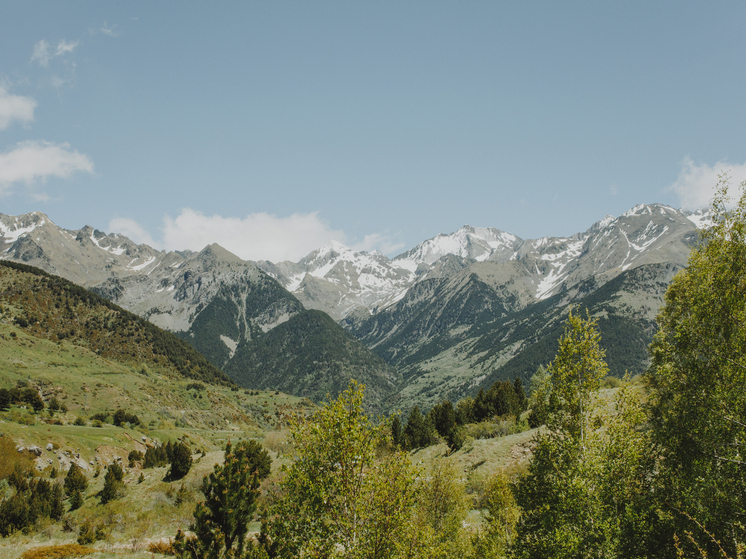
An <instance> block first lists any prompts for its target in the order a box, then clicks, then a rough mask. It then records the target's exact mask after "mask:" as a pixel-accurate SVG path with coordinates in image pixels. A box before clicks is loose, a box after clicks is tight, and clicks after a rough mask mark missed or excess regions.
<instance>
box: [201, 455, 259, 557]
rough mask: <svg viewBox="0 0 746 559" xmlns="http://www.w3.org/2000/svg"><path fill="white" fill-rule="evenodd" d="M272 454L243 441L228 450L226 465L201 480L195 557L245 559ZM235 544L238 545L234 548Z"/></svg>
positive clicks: (217, 465)
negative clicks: (245, 542)
mask: <svg viewBox="0 0 746 559" xmlns="http://www.w3.org/2000/svg"><path fill="white" fill-rule="evenodd" d="M271 463H272V461H271V459H270V457H269V453H268V452H267V451H266V450H264V449H263V448H262V446H261V445H260V444H259V443H257V442H256V441H242V442H240V443H238V445H237V446H236V447H235V449H234V448H233V446H232V445H231V443H230V442H229V443H228V444H227V445H226V448H225V460H224V461H223V465H222V466H221V465H219V464H216V465H215V466H214V468H213V473H211V474H210V475H209V476H205V477H204V478H203V479H202V493H204V495H205V501H204V502H202V503H199V504H197V509H196V510H195V511H194V532H195V534H196V535H197V543H196V545H194V546H192V547H191V548H190V554H191V555H192V556H193V557H195V558H198V557H199V558H201V557H207V558H210V557H221V556H222V554H234V556H236V557H242V554H243V551H244V540H245V537H246V533H247V532H248V528H249V526H248V525H249V522H251V520H252V518H253V515H254V511H255V510H256V499H257V497H258V495H259V484H260V483H261V481H262V480H263V479H265V478H266V477H267V476H268V475H269V472H270V466H271ZM234 544H235V545H234Z"/></svg>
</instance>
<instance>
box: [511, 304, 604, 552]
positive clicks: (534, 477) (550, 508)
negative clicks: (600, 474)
mask: <svg viewBox="0 0 746 559" xmlns="http://www.w3.org/2000/svg"><path fill="white" fill-rule="evenodd" d="M606 370H607V368H606V364H605V363H604V360H603V350H601V348H600V346H599V335H598V332H597V330H596V322H595V321H594V320H591V319H590V318H588V319H586V320H583V319H582V318H580V317H577V316H574V315H572V313H570V315H569V316H568V319H567V325H566V327H565V331H564V333H563V335H562V337H561V338H560V341H559V348H558V350H557V355H556V357H555V360H554V361H553V362H552V364H551V365H550V366H549V367H548V373H549V377H550V378H551V381H552V392H551V397H550V402H551V407H552V408H553V413H552V414H551V415H550V417H549V423H548V430H547V431H546V432H545V433H542V434H540V435H538V436H537V438H536V448H535V449H534V454H533V459H532V460H531V463H530V464H529V469H528V472H527V474H526V475H525V476H524V477H522V478H521V480H520V481H519V484H518V490H517V501H518V504H519V506H520V507H521V509H522V510H523V515H522V517H521V521H520V523H519V525H518V530H517V538H516V542H515V549H516V552H517V553H516V554H517V556H518V557H522V558H529V557H531V558H533V557H578V556H581V554H582V553H589V555H588V556H594V555H595V556H601V555H603V553H604V552H605V551H606V549H605V547H604V546H605V544H606V538H605V534H604V526H603V524H602V523H601V522H599V521H598V518H599V517H601V516H602V515H601V514H600V512H599V508H600V501H599V500H598V499H596V498H595V497H596V494H595V493H594V491H592V487H593V485H592V484H591V483H589V480H590V479H592V477H593V476H592V470H593V467H594V463H593V461H592V460H589V455H590V453H588V452H586V450H587V443H588V441H587V435H588V423H589V413H590V408H591V393H592V392H593V391H595V390H597V389H598V386H599V384H600V380H601V379H602V378H603V377H604V376H605V375H606ZM589 550H593V551H589Z"/></svg>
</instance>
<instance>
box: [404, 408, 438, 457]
mask: <svg viewBox="0 0 746 559" xmlns="http://www.w3.org/2000/svg"><path fill="white" fill-rule="evenodd" d="M404 439H405V441H406V448H407V449H410V450H411V449H415V448H422V447H425V446H428V445H430V444H432V443H433V436H432V427H431V425H430V422H429V421H428V420H427V418H426V417H425V416H423V415H422V412H420V408H419V406H415V407H414V408H412V411H411V412H409V418H408V419H407V426H406V427H405V428H404Z"/></svg>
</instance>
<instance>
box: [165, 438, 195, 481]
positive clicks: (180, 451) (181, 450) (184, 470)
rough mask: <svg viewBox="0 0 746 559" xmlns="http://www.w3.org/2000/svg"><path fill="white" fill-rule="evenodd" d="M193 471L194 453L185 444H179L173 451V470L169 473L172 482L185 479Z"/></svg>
mask: <svg viewBox="0 0 746 559" xmlns="http://www.w3.org/2000/svg"><path fill="white" fill-rule="evenodd" d="M191 469H192V451H191V449H190V448H189V446H187V445H186V444H185V443H178V444H176V445H174V446H173V448H172V450H171V468H170V469H169V471H168V476H167V477H168V479H169V480H170V481H174V480H178V479H181V478H183V477H184V476H185V475H187V474H188V473H189V470H191Z"/></svg>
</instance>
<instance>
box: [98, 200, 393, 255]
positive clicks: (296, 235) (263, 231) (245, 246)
mask: <svg viewBox="0 0 746 559" xmlns="http://www.w3.org/2000/svg"><path fill="white" fill-rule="evenodd" d="M109 229H110V230H111V231H113V232H116V233H122V234H123V235H126V236H128V237H129V238H130V239H132V240H133V241H135V242H137V243H145V244H148V245H150V246H152V247H154V248H158V249H165V250H185V249H188V250H202V249H203V248H204V247H206V246H207V245H209V244H212V243H218V244H219V245H220V246H222V247H223V248H225V249H227V250H229V251H231V252H232V253H233V254H235V255H237V256H239V257H240V258H243V259H244V260H270V261H272V262H281V261H283V260H291V261H298V260H300V259H301V258H303V257H304V256H306V255H307V254H308V253H309V252H311V251H313V250H316V249H317V248H319V247H321V246H323V245H325V244H327V243H328V242H329V241H337V242H339V243H342V244H345V241H346V235H345V234H344V232H343V231H340V230H337V229H333V228H331V227H330V226H329V225H328V224H327V223H326V222H324V221H323V220H322V219H320V218H319V216H318V214H317V213H316V212H312V213H307V214H293V215H290V216H287V217H278V216H275V215H271V214H267V213H255V214H250V215H248V216H246V217H245V218H234V217H223V216H220V215H205V214H203V213H202V212H199V211H196V210H193V209H191V208H184V209H182V210H181V213H180V214H179V215H178V216H177V217H176V218H171V217H170V216H166V217H165V218H164V220H163V227H162V228H161V234H162V238H161V240H158V239H154V238H153V236H152V235H151V234H150V233H149V232H148V231H147V230H145V228H144V227H142V226H141V225H140V224H139V223H137V222H136V221H134V220H132V219H129V218H116V219H113V220H111V222H110V223H109ZM402 246H403V245H402V244H400V243H393V242H392V241H391V239H390V237H389V236H387V235H386V234H373V235H367V236H366V237H365V238H364V239H363V241H362V242H361V243H358V244H353V246H352V248H353V249H354V250H373V249H378V250H381V251H382V252H386V253H390V252H391V251H393V250H397V249H400V248H401V247H402Z"/></svg>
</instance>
